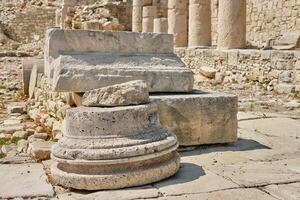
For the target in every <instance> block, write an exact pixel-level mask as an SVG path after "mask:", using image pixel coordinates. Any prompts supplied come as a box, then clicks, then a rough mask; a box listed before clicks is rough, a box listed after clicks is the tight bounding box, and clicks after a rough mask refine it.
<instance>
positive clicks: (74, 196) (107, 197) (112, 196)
mask: <svg viewBox="0 0 300 200" xmlns="http://www.w3.org/2000/svg"><path fill="white" fill-rule="evenodd" d="M159 196H161V194H160V193H159V192H158V190H157V189H156V188H154V187H152V186H150V185H148V186H143V187H133V188H128V189H122V190H106V191H99V192H94V193H90V194H80V193H74V192H72V193H65V194H61V195H58V199H60V200H98V199H101V200H120V199H122V200H133V199H149V198H157V197H159Z"/></svg>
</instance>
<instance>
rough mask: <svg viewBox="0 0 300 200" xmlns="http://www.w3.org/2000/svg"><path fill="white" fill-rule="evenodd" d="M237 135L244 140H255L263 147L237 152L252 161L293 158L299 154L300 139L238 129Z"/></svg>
mask: <svg viewBox="0 0 300 200" xmlns="http://www.w3.org/2000/svg"><path fill="white" fill-rule="evenodd" d="M239 137H240V139H243V140H245V141H247V140H249V141H255V142H256V143H257V144H260V145H261V146H262V147H264V148H253V149H252V150H248V151H243V152H240V153H239V154H240V155H241V156H245V157H247V158H249V159H250V160H252V161H275V160H282V159H293V158H297V157H299V155H300V140H297V139H294V138H289V137H284V138H282V137H272V136H267V135H264V134H261V133H258V132H254V131H249V130H243V129H240V130H239Z"/></svg>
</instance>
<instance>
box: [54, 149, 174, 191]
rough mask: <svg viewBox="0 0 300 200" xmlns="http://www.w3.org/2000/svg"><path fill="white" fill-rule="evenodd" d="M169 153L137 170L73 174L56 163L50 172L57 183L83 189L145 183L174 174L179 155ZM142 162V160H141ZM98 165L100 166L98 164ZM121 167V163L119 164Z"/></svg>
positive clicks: (123, 186)
mask: <svg viewBox="0 0 300 200" xmlns="http://www.w3.org/2000/svg"><path fill="white" fill-rule="evenodd" d="M169 154H170V159H168V160H165V161H164V162H161V161H160V160H159V158H156V159H155V161H153V163H152V164H151V165H147V166H146V167H144V168H142V167H140V168H139V169H137V170H132V171H126V172H122V171H120V172H118V171H116V172H115V173H114V174H106V175H97V174H75V173H68V172H65V171H62V170H60V169H59V168H58V167H57V166H58V165H57V163H55V164H54V165H52V167H51V174H52V176H53V180H54V182H55V183H56V184H58V185H63V186H65V187H71V188H75V189H84V190H100V189H120V188H125V187H132V186H139V185H145V184H149V183H153V182H157V181H160V180H163V179H166V178H168V177H170V176H172V175H174V174H175V173H176V172H177V171H178V170H179V166H180V157H179V154H178V153H177V152H176V151H173V152H171V153H169ZM141 162H144V161H141ZM99 167H100V166H99ZM119 168H120V169H122V164H120V167H119Z"/></svg>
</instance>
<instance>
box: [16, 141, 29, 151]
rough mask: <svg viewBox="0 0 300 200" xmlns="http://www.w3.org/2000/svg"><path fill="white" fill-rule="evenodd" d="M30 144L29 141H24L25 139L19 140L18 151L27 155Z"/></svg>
mask: <svg viewBox="0 0 300 200" xmlns="http://www.w3.org/2000/svg"><path fill="white" fill-rule="evenodd" d="M28 144H29V142H28V141H27V140H24V139H22V140H19V141H18V144H17V151H18V152H19V153H22V152H23V153H26V152H27V149H28Z"/></svg>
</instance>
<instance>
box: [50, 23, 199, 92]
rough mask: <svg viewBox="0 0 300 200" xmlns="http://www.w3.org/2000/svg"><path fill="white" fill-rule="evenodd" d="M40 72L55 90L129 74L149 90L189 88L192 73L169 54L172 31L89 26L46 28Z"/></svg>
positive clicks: (101, 82)
mask: <svg viewBox="0 0 300 200" xmlns="http://www.w3.org/2000/svg"><path fill="white" fill-rule="evenodd" d="M44 51H45V75H46V76H47V77H48V83H51V84H52V85H53V89H54V90H55V91H57V92H63V91H65V92H85V91H87V90H92V89H98V88H101V87H105V86H109V85H114V84H119V83H124V82H128V81H132V80H144V81H146V82H147V84H148V87H149V88H150V92H189V91H191V90H192V86H193V81H194V80H193V73H192V71H191V70H190V69H189V68H187V67H185V64H184V63H183V62H182V61H181V60H180V58H178V57H177V56H176V55H175V54H174V47H173V36H172V35H171V34H163V33H136V32H114V31H91V30H64V29H57V28H56V29H49V30H48V31H47V33H46V39H45V50H44Z"/></svg>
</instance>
